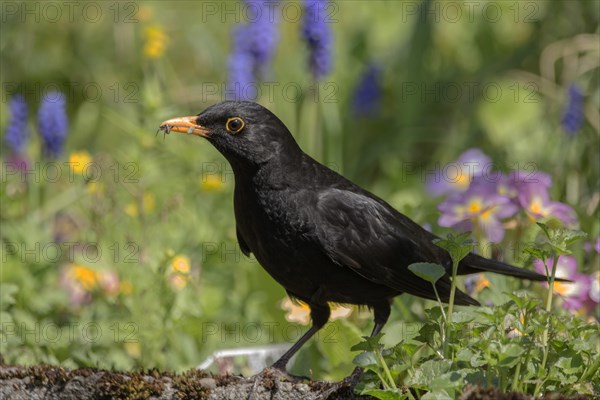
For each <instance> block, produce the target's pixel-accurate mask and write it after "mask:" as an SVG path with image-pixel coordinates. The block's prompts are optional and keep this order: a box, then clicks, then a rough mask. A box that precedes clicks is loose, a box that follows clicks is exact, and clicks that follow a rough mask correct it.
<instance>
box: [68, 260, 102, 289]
mask: <svg viewBox="0 0 600 400" xmlns="http://www.w3.org/2000/svg"><path fill="white" fill-rule="evenodd" d="M71 274H72V277H73V279H74V280H75V281H76V282H77V283H79V284H80V285H81V286H82V287H83V288H84V289H85V290H87V291H88V292H89V291H91V290H93V289H94V288H95V287H96V285H97V284H98V273H97V272H96V271H94V270H93V269H91V268H88V267H84V266H83V265H73V266H71Z"/></svg>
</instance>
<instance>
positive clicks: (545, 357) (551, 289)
mask: <svg viewBox="0 0 600 400" xmlns="http://www.w3.org/2000/svg"><path fill="white" fill-rule="evenodd" d="M544 264H545V263H544ZM557 265H558V254H556V255H555V256H554V259H553V260H552V272H551V273H550V278H549V282H548V297H547V298H546V312H547V313H549V312H550V310H552V297H553V294H554V276H555V275H556V266H557ZM549 331H550V318H549V317H548V321H547V322H546V328H545V329H544V333H543V335H542V345H543V346H544V355H543V357H542V364H541V365H540V373H544V370H545V369H546V362H547V361H548V353H549V351H550V343H548V333H549ZM541 388H542V382H539V383H538V384H537V385H536V387H535V391H534V393H533V397H537V395H538V394H539V392H540V389H541Z"/></svg>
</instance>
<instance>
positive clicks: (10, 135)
mask: <svg viewBox="0 0 600 400" xmlns="http://www.w3.org/2000/svg"><path fill="white" fill-rule="evenodd" d="M8 108H9V113H10V120H9V121H8V124H7V125H6V134H5V135H4V142H5V143H6V145H7V146H8V147H9V148H10V150H11V151H12V152H13V153H14V154H22V153H23V150H24V148H25V144H26V143H27V139H28V136H29V135H28V131H27V115H28V108H27V102H26V101H25V98H24V97H23V96H22V95H20V94H17V95H15V96H13V97H12V98H11V99H10V102H9V104H8Z"/></svg>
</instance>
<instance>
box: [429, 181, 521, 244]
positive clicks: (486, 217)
mask: <svg viewBox="0 0 600 400" xmlns="http://www.w3.org/2000/svg"><path fill="white" fill-rule="evenodd" d="M495 186H496V185H495V184H494V183H492V182H488V181H485V179H484V178H482V177H481V178H479V179H478V180H477V183H476V184H475V183H474V184H473V185H471V187H469V189H468V190H467V191H466V192H463V193H455V194H453V195H451V196H450V197H448V199H446V200H445V201H444V202H442V203H441V204H439V205H438V209H439V210H440V211H441V212H442V215H441V216H440V218H439V220H438V224H439V225H440V226H445V227H452V228H455V229H458V230H462V231H468V230H481V231H482V232H483V233H484V234H485V236H486V237H487V239H488V240H489V241H490V242H494V243H495V242H499V241H501V240H502V239H503V238H504V226H503V224H502V219H504V218H508V217H511V216H513V215H514V214H515V213H516V212H517V211H518V207H517V206H516V205H515V204H514V203H513V202H511V201H510V199H509V198H508V197H506V196H501V195H499V194H498V193H496V187H495Z"/></svg>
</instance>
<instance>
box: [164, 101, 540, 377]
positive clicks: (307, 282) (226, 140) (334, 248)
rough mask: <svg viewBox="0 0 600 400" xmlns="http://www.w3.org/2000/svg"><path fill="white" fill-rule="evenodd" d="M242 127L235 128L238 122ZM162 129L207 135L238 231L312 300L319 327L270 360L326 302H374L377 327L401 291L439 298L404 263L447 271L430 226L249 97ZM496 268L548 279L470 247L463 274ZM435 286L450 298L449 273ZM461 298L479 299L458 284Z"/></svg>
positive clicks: (284, 280)
mask: <svg viewBox="0 0 600 400" xmlns="http://www.w3.org/2000/svg"><path fill="white" fill-rule="evenodd" d="M238 128H239V129H238ZM161 129H162V130H163V131H165V132H166V133H169V132H171V131H175V132H181V133H189V134H195V135H198V136H203V137H205V138H206V139H208V141H209V142H211V143H212V144H213V145H214V146H215V147H216V148H217V149H218V150H219V151H220V152H221V153H222V154H223V155H224V156H225V158H226V159H227V160H228V161H229V163H230V164H231V166H232V168H233V171H234V175H235V192H234V210H235V219H236V229H237V238H238V241H239V245H240V247H241V249H242V251H243V252H244V254H246V255H249V254H250V253H253V254H254V255H255V257H256V259H257V260H258V262H259V263H260V264H261V265H262V266H263V267H264V268H265V270H266V271H267V272H268V273H269V274H270V275H271V276H272V277H273V278H274V279H275V280H276V281H277V282H279V283H280V284H281V285H282V286H283V287H284V288H285V290H286V291H287V293H288V294H289V295H290V296H291V297H293V298H295V299H299V300H301V301H303V302H305V303H307V304H308V305H309V306H310V309H311V318H312V322H313V326H312V327H311V328H310V330H309V331H308V332H307V333H306V334H305V335H304V336H303V337H302V338H301V339H300V340H299V341H298V343H296V344H295V345H294V346H293V347H292V348H291V349H290V350H289V351H288V352H287V353H286V354H285V355H284V356H283V357H282V358H281V359H280V360H278V361H277V362H276V363H275V365H274V367H276V368H279V369H282V370H285V366H286V364H287V362H288V361H289V359H290V358H291V357H292V356H293V354H294V353H295V352H296V351H297V350H298V349H299V348H300V347H301V346H302V345H303V344H304V343H305V342H306V341H307V340H308V339H309V338H310V337H311V336H312V335H313V334H314V333H316V332H317V331H318V330H319V329H320V328H321V327H322V326H323V325H324V324H325V323H326V322H327V320H328V319H329V315H330V309H329V305H328V303H329V302H335V303H345V304H357V305H365V306H368V307H369V308H371V309H373V311H374V317H375V327H374V329H373V332H372V335H374V334H377V333H379V331H380V330H381V328H382V327H383V325H384V324H385V323H386V321H387V319H388V317H389V315H390V310H391V308H390V304H391V301H392V299H393V298H394V297H395V296H398V295H400V294H402V293H409V294H413V295H415V296H419V297H424V298H427V299H435V294H434V291H433V288H432V286H431V284H430V283H429V282H426V281H425V280H423V279H421V278H419V277H417V276H416V275H415V274H413V273H412V272H410V271H409V270H408V266H409V265H410V264H412V263H415V262H433V263H438V264H441V265H443V266H444V267H446V270H447V271H451V260H450V256H449V254H448V253H447V252H446V251H445V250H443V249H442V248H440V247H438V246H436V245H435V244H434V243H433V240H434V239H435V238H437V236H435V235H433V234H432V233H430V232H428V231H426V230H425V229H423V228H422V227H421V226H419V225H418V224H417V223H415V222H414V221H412V220H411V219H410V218H408V217H407V216H405V215H403V214H401V213H400V212H398V211H396V210H395V209H394V208H392V207H391V206H390V205H389V204H387V203H386V202H385V201H384V200H382V199H380V198H379V197H377V196H375V195H374V194H372V193H370V192H368V191H366V190H364V189H362V188H361V187H359V186H357V185H355V184H354V183H352V182H351V181H349V180H348V179H346V178H344V177H343V176H341V175H339V174H338V173H336V172H334V171H332V170H331V169H329V168H327V167H326V166H324V165H322V164H320V163H319V162H317V161H315V160H314V159H313V158H311V157H310V156H308V155H307V154H305V153H304V152H303V151H302V150H301V149H300V147H299V146H298V144H297V143H296V141H295V140H294V138H293V137H292V135H291V133H290V132H289V130H288V129H287V127H286V126H285V125H284V124H283V122H281V120H279V118H277V117H276V116H275V115H274V114H273V113H271V112H270V111H269V110H267V109H266V108H264V107H262V106H261V105H259V104H256V103H252V102H223V103H219V104H216V105H214V106H211V107H209V108H207V109H206V110H205V111H203V112H202V113H200V114H198V115H197V116H192V117H182V118H175V119H172V120H169V121H165V122H164V123H163V124H162V125H161ZM486 271H488V272H495V273H499V274H503V275H509V276H514V277H518V278H524V279H530V280H535V281H545V280H546V277H545V276H543V275H540V274H537V273H535V272H532V271H528V270H525V269H521V268H517V267H514V266H511V265H508V264H505V263H502V262H500V261H495V260H490V259H486V258H483V257H480V256H478V255H476V254H473V253H470V254H469V255H468V256H467V257H466V258H464V259H463V260H462V261H461V263H460V265H459V269H458V273H459V274H461V275H463V274H472V273H477V272H486ZM436 288H437V291H438V294H439V296H440V297H441V299H442V300H443V301H447V300H448V299H449V295H450V277H449V274H446V275H445V276H444V277H443V278H441V279H440V280H439V281H438V282H437V284H436ZM455 303H456V304H459V305H478V304H479V303H478V302H477V301H476V300H474V299H472V298H471V297H470V296H468V295H467V294H465V293H463V292H461V291H459V290H457V291H456V297H455Z"/></svg>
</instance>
